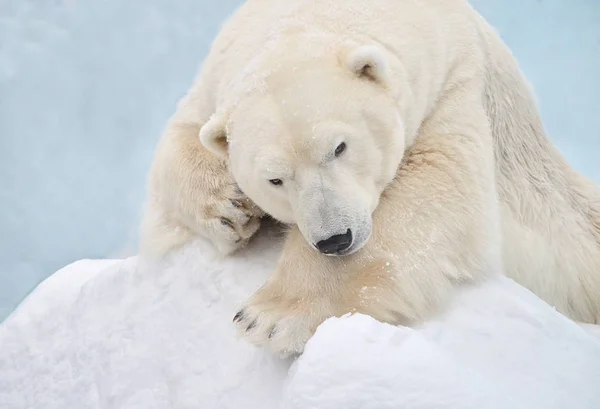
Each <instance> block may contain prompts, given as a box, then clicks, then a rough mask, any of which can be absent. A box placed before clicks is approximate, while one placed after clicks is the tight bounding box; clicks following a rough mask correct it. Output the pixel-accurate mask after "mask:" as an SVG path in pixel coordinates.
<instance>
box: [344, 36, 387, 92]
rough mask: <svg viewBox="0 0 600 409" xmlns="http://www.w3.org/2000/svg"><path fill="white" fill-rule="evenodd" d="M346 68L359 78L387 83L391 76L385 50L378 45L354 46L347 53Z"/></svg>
mask: <svg viewBox="0 0 600 409" xmlns="http://www.w3.org/2000/svg"><path fill="white" fill-rule="evenodd" d="M346 68H348V69H349V70H350V71H352V72H353V73H354V74H355V75H356V76H358V77H359V78H365V79H368V80H370V81H374V82H378V83H381V84H385V83H387V82H388V78H389V72H388V71H389V67H388V61H387V57H386V55H385V52H384V51H383V50H382V49H381V48H380V47H378V46H376V45H363V46H359V47H356V48H354V49H353V50H351V51H350V52H349V53H348V54H347V55H346Z"/></svg>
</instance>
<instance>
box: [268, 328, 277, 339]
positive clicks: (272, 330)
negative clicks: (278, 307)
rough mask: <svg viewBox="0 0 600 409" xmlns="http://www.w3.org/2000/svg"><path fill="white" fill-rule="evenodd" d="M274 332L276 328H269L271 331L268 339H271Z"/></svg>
mask: <svg viewBox="0 0 600 409" xmlns="http://www.w3.org/2000/svg"><path fill="white" fill-rule="evenodd" d="M275 331H276V327H273V328H271V331H269V339H271V338H273V335H275Z"/></svg>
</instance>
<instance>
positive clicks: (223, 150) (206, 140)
mask: <svg viewBox="0 0 600 409" xmlns="http://www.w3.org/2000/svg"><path fill="white" fill-rule="evenodd" d="M199 136H200V142H201V143H202V145H204V147H205V148H206V149H208V150H209V151H210V152H211V153H212V154H213V155H215V156H217V157H219V158H221V159H225V158H227V131H226V129H225V121H224V120H223V118H221V116H219V115H216V114H213V115H212V116H211V117H210V119H209V120H208V122H206V123H205V124H204V125H203V126H202V128H200V134H199Z"/></svg>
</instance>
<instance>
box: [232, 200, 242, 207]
mask: <svg viewBox="0 0 600 409" xmlns="http://www.w3.org/2000/svg"><path fill="white" fill-rule="evenodd" d="M231 204H232V205H233V207H236V208H238V209H239V208H240V207H243V206H244V205H243V203H242V202H240V201H239V200H235V199H231Z"/></svg>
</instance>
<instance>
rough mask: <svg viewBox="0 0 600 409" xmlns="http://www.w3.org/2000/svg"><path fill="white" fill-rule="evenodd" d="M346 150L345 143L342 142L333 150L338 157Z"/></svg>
mask: <svg viewBox="0 0 600 409" xmlns="http://www.w3.org/2000/svg"><path fill="white" fill-rule="evenodd" d="M345 150H346V142H342V143H340V144H339V145H338V147H337V148H335V156H336V157H338V156H340V155H341V154H342V153H344V151H345Z"/></svg>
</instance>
